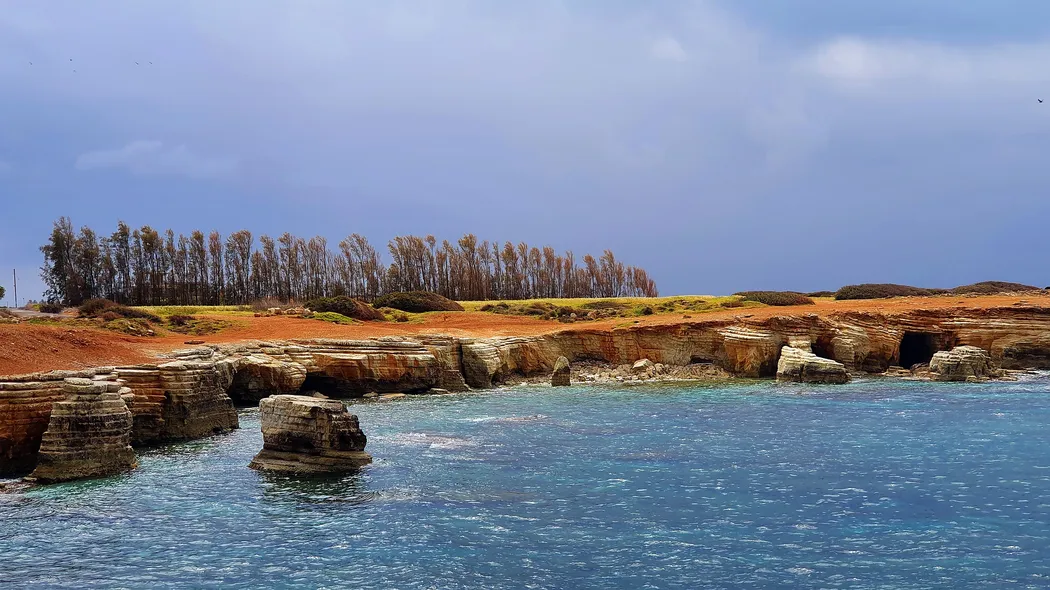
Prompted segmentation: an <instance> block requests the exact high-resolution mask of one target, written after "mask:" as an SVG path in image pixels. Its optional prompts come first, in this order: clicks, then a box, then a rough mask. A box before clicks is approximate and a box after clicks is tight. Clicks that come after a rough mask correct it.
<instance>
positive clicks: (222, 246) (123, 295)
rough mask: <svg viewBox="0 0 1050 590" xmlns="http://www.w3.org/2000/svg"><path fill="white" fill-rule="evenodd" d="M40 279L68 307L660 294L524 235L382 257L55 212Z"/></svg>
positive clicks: (424, 242)
mask: <svg viewBox="0 0 1050 590" xmlns="http://www.w3.org/2000/svg"><path fill="white" fill-rule="evenodd" d="M40 250H41V252H42V253H43V255H44V265H43V267H42V268H41V277H42V278H43V280H44V283H45V285H46V286H47V292H46V297H47V298H48V300H49V301H53V302H58V303H64V304H68V305H79V304H81V303H82V302H84V301H86V300H89V299H93V298H97V297H105V298H107V299H112V300H114V301H117V302H118V303H122V304H126V305H225V304H231V303H233V304H248V303H250V302H251V301H253V300H256V299H261V298H266V297H272V298H275V299H278V300H280V301H284V302H288V301H307V300H312V299H316V298H319V297H332V296H339V295H346V296H349V297H353V298H355V299H361V300H364V301H373V300H375V299H376V298H377V297H379V296H381V295H385V294H388V293H396V292H407V291H430V292H434V293H438V294H440V295H441V296H443V297H446V298H448V299H453V300H456V299H467V300H479V299H488V300H496V299H533V298H540V297H617V296H656V295H657V294H658V292H657V289H656V284H655V282H654V281H653V280H652V279H651V278H650V277H649V275H648V273H647V272H646V271H645V270H643V269H641V268H638V267H634V266H628V265H625V264H624V263H623V262H621V261H620V260H618V259H617V258H616V256H615V255H614V254H613V253H612V252H611V251H610V250H605V251H604V253H603V254H602V255H601V256H599V257H593V256H590V255H587V256H584V257H583V258H582V260H580V261H577V258H576V256H575V255H574V254H573V253H572V252H571V251H569V252H565V253H564V254H558V253H557V252H556V251H555V250H554V248H553V247H550V246H544V247H542V248H540V247H535V246H529V245H528V244H526V243H524V242H522V243H518V244H513V243H511V242H503V243H502V244H501V243H499V242H488V241H479V240H478V239H477V237H475V236H474V235H473V234H467V235H465V236H463V237H462V238H460V239H459V240H456V241H454V242H449V241H447V240H445V241H443V242H440V243H439V242H438V240H437V239H435V238H434V236H429V235H428V236H425V237H420V236H397V237H395V238H394V239H393V240H391V241H390V242H389V243H388V244H387V250H388V252H389V262H386V261H384V260H383V257H382V256H381V255H380V252H379V251H377V250H376V248H374V247H373V246H372V245H371V244H370V243H369V242H368V240H367V239H366V238H364V237H363V236H361V235H359V234H352V235H350V236H349V237H347V238H346V239H344V240H342V241H340V242H339V244H338V248H329V246H328V241H327V240H326V239H325V238H323V237H319V236H318V237H314V238H310V239H309V240H306V239H304V238H299V237H296V236H293V235H291V234H289V233H285V234H283V235H281V236H280V237H279V238H276V239H274V238H271V237H269V236H266V235H263V236H260V237H259V238H258V240H256V238H255V237H254V236H253V235H252V233H251V232H249V231H247V230H241V231H237V232H234V233H232V234H230V235H229V236H228V237H226V238H225V239H223V237H222V236H221V235H220V234H219V233H218V232H211V233H210V234H208V235H205V234H204V233H203V232H201V231H193V232H191V233H190V234H189V236H186V235H178V236H176V234H175V233H174V232H173V231H172V230H166V231H158V230H155V229H153V228H152V227H149V226H143V227H141V228H138V229H132V228H131V227H129V226H128V225H126V224H125V223H123V222H118V224H117V228H116V231H114V232H113V233H112V234H110V235H108V236H107V235H99V234H96V233H95V231H94V230H92V229H91V228H89V227H82V228H81V229H80V231H79V232H77V231H75V230H74V228H73V224H72V222H70V220H69V219H67V218H65V217H62V218H60V219H59V220H58V221H56V222H55V224H54V227H53V229H52V231H51V235H50V236H49V239H48V242H47V243H46V244H45V245H43V246H41V248H40Z"/></svg>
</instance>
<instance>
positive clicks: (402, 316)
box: [394, 312, 408, 322]
mask: <svg viewBox="0 0 1050 590" xmlns="http://www.w3.org/2000/svg"><path fill="white" fill-rule="evenodd" d="M394 321H395V322H407V321H408V314H407V313H405V312H400V313H397V314H395V315H394Z"/></svg>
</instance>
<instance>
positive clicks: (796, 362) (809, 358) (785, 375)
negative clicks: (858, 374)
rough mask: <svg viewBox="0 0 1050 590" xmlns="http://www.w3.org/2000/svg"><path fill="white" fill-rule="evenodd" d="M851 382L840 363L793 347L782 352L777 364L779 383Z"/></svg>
mask: <svg viewBox="0 0 1050 590" xmlns="http://www.w3.org/2000/svg"><path fill="white" fill-rule="evenodd" d="M849 380H850V377H849V372H848V371H846V367H845V365H843V364H842V363H840V362H836V361H833V360H831V359H826V358H822V357H819V356H817V355H815V354H813V353H812V352H808V351H805V350H801V349H798V348H793V347H791V346H785V347H784V348H783V349H781V351H780V360H779V361H778V362H777V381H794V382H798V383H846V382H848V381H849Z"/></svg>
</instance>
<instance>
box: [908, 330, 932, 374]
mask: <svg viewBox="0 0 1050 590" xmlns="http://www.w3.org/2000/svg"><path fill="white" fill-rule="evenodd" d="M935 352H937V335H936V334H929V333H925V332H905V333H904V337H903V338H901V345H900V355H899V358H900V366H902V367H904V368H905V369H910V368H912V367H913V366H915V365H920V364H926V363H929V362H930V359H932V358H933V353H935Z"/></svg>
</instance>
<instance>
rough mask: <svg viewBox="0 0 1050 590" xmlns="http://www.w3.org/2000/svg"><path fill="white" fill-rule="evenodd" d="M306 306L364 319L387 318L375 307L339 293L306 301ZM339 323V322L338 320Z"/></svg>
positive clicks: (313, 309) (315, 309)
mask: <svg viewBox="0 0 1050 590" xmlns="http://www.w3.org/2000/svg"><path fill="white" fill-rule="evenodd" d="M306 307H307V309H309V310H310V311H312V312H314V313H315V314H316V313H318V312H319V313H336V314H339V315H342V316H345V317H347V318H351V319H355V320H363V321H366V322H368V321H383V320H385V319H386V318H385V317H384V316H383V314H381V313H379V312H378V311H376V309H375V308H374V307H372V306H371V305H368V304H367V303H364V302H362V301H358V300H357V299H353V298H350V297H347V296H346V295H339V296H336V297H320V298H318V299H312V300H310V301H307V302H306ZM337 323H338V322H337Z"/></svg>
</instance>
